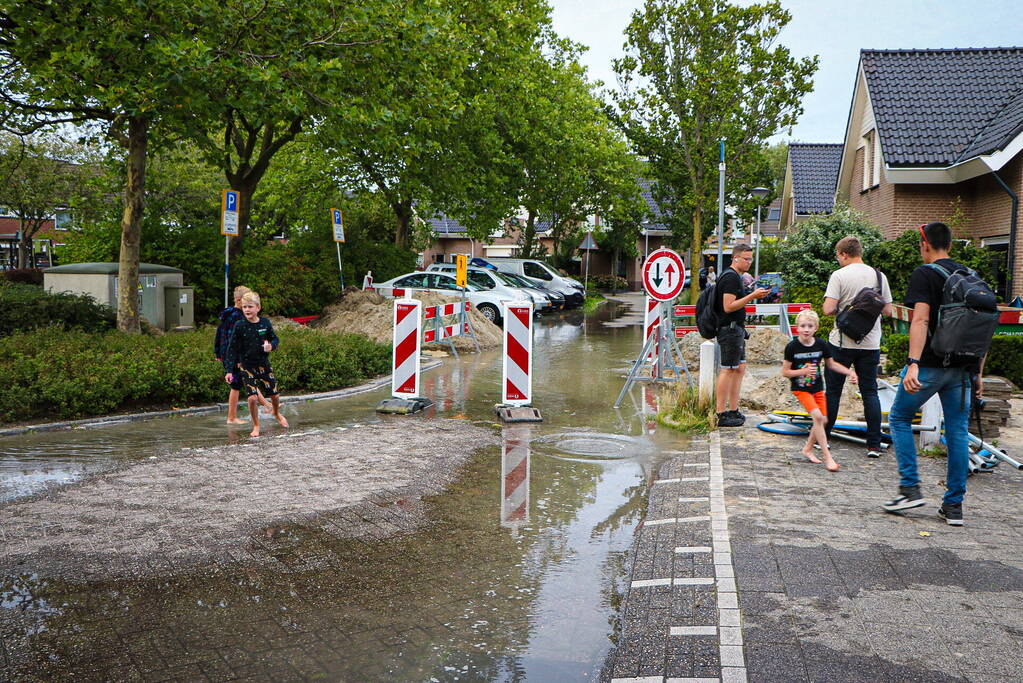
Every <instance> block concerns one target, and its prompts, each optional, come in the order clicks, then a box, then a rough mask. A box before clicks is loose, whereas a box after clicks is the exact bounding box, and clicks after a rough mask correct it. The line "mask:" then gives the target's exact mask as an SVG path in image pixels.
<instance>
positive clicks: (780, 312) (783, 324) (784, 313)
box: [672, 303, 813, 339]
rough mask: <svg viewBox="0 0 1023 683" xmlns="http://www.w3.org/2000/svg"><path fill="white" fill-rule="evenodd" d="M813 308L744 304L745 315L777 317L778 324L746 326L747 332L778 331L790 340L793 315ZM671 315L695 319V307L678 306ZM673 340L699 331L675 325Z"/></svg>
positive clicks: (692, 327) (794, 328)
mask: <svg viewBox="0 0 1023 683" xmlns="http://www.w3.org/2000/svg"><path fill="white" fill-rule="evenodd" d="M810 308H813V306H812V305H810V304H806V303H799V304H746V315H747V316H751V315H756V316H771V317H777V318H778V322H777V323H775V324H773V325H763V324H753V325H746V329H747V330H760V329H765V330H766V329H772V330H778V331H779V332H781V333H782V334H784V335H785V336H786V337H788V338H789V339H792V338H793V337H794V336H795V335H796V334H797V332H796V326H795V325H794V324H793V323H794V322H795V315H796V314H797V313H799V312H800V311H805V310H807V309H810ZM672 314H673V316H674V317H675V318H695V317H696V306H693V305H679V306H674V307H673V308H672ZM789 316H793V319H792V320H789ZM673 329H674V331H675V338H676V339H681V338H682V337H684V336H686V335H687V334H689V333H691V332H696V333H697V334H698V333H699V329H698V328H697V327H696V325H675V326H674V328H673Z"/></svg>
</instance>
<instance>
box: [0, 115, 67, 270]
mask: <svg viewBox="0 0 1023 683" xmlns="http://www.w3.org/2000/svg"><path fill="white" fill-rule="evenodd" d="M81 153H82V150H81V149H80V148H79V147H77V146H75V145H72V144H70V143H66V142H64V141H62V140H59V139H57V138H53V137H43V138H39V137H32V138H23V137H19V136H14V135H5V136H3V137H2V138H0V206H4V207H6V208H7V209H8V210H9V211H11V212H12V213H13V214H14V215H15V216H17V218H18V232H19V233H20V235H21V239H20V240H19V241H18V266H19V267H21V268H30V267H32V265H33V260H34V259H33V255H32V252H33V249H32V242H33V239H34V238H35V235H36V233H38V232H39V230H40V229H41V228H42V227H43V224H44V223H46V222H47V221H48V220H50V219H51V218H52V217H53V216H54V215H55V213H56V210H57V209H58V208H67V207H69V206H70V205H71V202H72V195H73V194H74V193H75V191H76V189H77V187H78V185H79V183H80V176H81V173H80V171H81V168H80V167H79V166H78V163H77V162H78V161H80V160H81Z"/></svg>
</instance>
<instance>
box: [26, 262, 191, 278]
mask: <svg viewBox="0 0 1023 683" xmlns="http://www.w3.org/2000/svg"><path fill="white" fill-rule="evenodd" d="M119 267H120V264H118V263H114V262H106V263H68V264H67V265H63V266H54V267H53V268H44V269H43V272H44V273H64V274H75V275H117V272H118V268H119ZM184 272H185V271H183V270H181V269H180V268H174V267H172V266H161V265H159V264H157V263H140V264H139V275H164V274H167V273H184Z"/></svg>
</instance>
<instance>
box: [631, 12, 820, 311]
mask: <svg viewBox="0 0 1023 683" xmlns="http://www.w3.org/2000/svg"><path fill="white" fill-rule="evenodd" d="M790 18H791V15H790V14H789V13H788V12H787V11H785V10H784V9H782V7H781V4H780V3H779V2H777V0H769V1H768V2H765V3H764V4H754V5H749V6H746V7H740V6H735V5H731V4H729V3H728V2H727V1H726V0H646V2H645V4H644V6H643V9H642V10H639V11H636V12H635V13H634V14H633V16H632V21H631V22H630V24H629V26H628V27H627V28H626V31H625V35H626V45H625V48H626V55H625V56H624V57H622V58H621V59H617V60H615V61H614V65H613V66H614V70H615V73H616V74H617V76H618V80H619V85H620V89H619V90H618V91H614V92H612V93H611V96H612V98H613V100H614V105H615V110H614V115H615V118H616V121H617V122H618V124H619V125H620V126H621V127H622V129H623V130H624V131H625V134H626V135H627V136H628V138H629V140H630V141H631V142H632V143H633V145H634V147H635V148H636V150H637V151H638V152H639V153H640V154H641V155H644V156H646V157H648V158H649V168H650V175H651V177H652V178H653V179H654V180H656V181H657V185H656V188H657V192H658V196H657V198H658V200H659V202H660V203H661V205H662V206H664V207H665V208H666V209H668V214H669V218H668V220H669V221H670V222H671V225H672V230H673V232H674V233H675V236H676V237H677V238H679V239H681V238H682V236H683V226H685V225H686V224H687V223H688V224H689V227H690V229H691V235H692V237H691V240H688V241H689V244H690V246H691V247H692V249H693V253H696V254H698V253H700V252H701V250H702V244H703V238H704V235H705V233H706V232H708V229H709V227H710V225H711V224H712V222H711V221H705V220H704V215H705V214H708V213H711V214H712V212H713V207H714V205H715V203H716V198H717V189H718V168H717V167H718V160H719V155H718V143H719V141H721V140H725V141H727V143H726V146H725V158H724V161H725V163H726V164H727V169H728V174H729V179H730V183H729V186H728V190H729V195H730V198H731V199H732V200H733V201H735V200H736V199H737V198H742V197H743V196H745V195H746V194H748V188H750V187H753V184H751V181H755V180H756V179H757V178H756V175H757V174H758V168H759V169H762V168H763V165H762V156H761V147H762V145H763V143H764V141H765V140H766V139H767V138H768V137H770V136H771V135H774V134H775V133H777V132H779V131H780V130H783V129H785V128H789V127H791V126H792V124H794V123H795V122H796V119H797V117H798V116H799V114H801V113H802V106H801V104H800V101H801V99H802V96H803V95H804V94H806V93H807V92H809V91H810V89H811V87H812V82H811V77H812V75H813V73H814V72H815V71H816V69H817V61H818V60H817V58H816V57H813V58H805V59H801V60H797V59H794V58H793V57H791V55H790V53H789V51H788V49H786V48H785V47H784V46H780V45H775V44H774V43H775V41H776V39H777V37H778V35H779V33H780V32H781V29H782V28H783V27H784V26H785V25H786V24H787V23H788V22H789V19H790ZM698 290H699V286H698V283H697V284H696V285H695V286H693V287H692V290H691V291H692V297H693V301H695V300H696V297H697V296H698V294H699V291H698Z"/></svg>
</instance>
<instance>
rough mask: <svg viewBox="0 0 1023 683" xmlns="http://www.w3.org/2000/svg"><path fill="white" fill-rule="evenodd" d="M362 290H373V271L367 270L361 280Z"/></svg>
mask: <svg viewBox="0 0 1023 683" xmlns="http://www.w3.org/2000/svg"><path fill="white" fill-rule="evenodd" d="M362 288H363V289H364V290H365V289H373V271H372V270H367V271H366V275H365V276H364V277H363V278H362Z"/></svg>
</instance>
